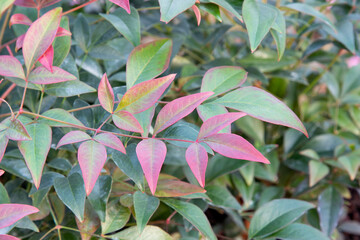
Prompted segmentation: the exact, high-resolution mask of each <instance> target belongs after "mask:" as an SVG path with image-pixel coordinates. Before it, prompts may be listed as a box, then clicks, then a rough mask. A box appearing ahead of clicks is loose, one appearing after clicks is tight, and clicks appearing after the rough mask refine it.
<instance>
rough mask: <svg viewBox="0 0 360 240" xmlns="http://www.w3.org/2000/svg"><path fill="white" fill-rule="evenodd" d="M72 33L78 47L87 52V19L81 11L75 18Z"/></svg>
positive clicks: (88, 32)
mask: <svg viewBox="0 0 360 240" xmlns="http://www.w3.org/2000/svg"><path fill="white" fill-rule="evenodd" d="M73 35H74V39H75V41H76V42H77V44H78V45H79V47H80V48H81V49H82V50H83V51H84V52H87V50H88V47H89V44H90V27H89V23H88V21H87V20H86V18H85V17H84V15H82V14H81V13H80V14H79V15H78V16H77V18H76V20H75V23H74V30H73Z"/></svg>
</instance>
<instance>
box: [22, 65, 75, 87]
mask: <svg viewBox="0 0 360 240" xmlns="http://www.w3.org/2000/svg"><path fill="white" fill-rule="evenodd" d="M52 69H53V72H50V71H49V70H48V69H46V67H44V66H40V67H37V68H36V69H34V70H33V71H32V72H31V73H30V75H29V79H28V80H29V82H31V83H35V84H53V83H59V82H66V81H73V80H76V77H75V76H74V75H72V74H70V73H68V72H67V71H65V70H62V69H61V68H59V67H55V66H53V67H52Z"/></svg>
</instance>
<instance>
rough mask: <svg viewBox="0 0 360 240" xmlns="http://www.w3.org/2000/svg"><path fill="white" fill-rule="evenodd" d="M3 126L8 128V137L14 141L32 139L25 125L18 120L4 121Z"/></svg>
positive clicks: (8, 119)
mask: <svg viewBox="0 0 360 240" xmlns="http://www.w3.org/2000/svg"><path fill="white" fill-rule="evenodd" d="M2 124H3V125H5V126H6V127H7V130H6V137H7V138H8V139H11V140H14V141H26V140H31V137H30V135H29V133H28V131H27V130H26V128H25V127H24V125H23V124H22V123H21V122H20V121H19V120H18V119H13V120H12V119H11V118H7V119H5V120H4V121H2Z"/></svg>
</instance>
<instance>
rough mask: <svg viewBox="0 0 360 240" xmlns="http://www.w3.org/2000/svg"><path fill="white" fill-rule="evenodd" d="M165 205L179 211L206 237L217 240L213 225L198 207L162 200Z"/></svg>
mask: <svg viewBox="0 0 360 240" xmlns="http://www.w3.org/2000/svg"><path fill="white" fill-rule="evenodd" d="M161 201H162V202H163V203H165V204H166V205H168V206H169V207H171V208H172V209H174V210H175V211H177V212H178V213H179V214H180V215H182V216H183V217H184V218H186V219H187V220H188V221H189V222H190V223H191V224H192V225H194V226H195V227H196V228H197V229H198V230H199V231H200V232H201V233H202V234H204V235H205V237H207V238H209V239H210V240H216V239H217V237H216V236H215V233H214V232H213V230H212V228H211V225H210V223H209V221H208V219H207V218H206V216H205V214H204V213H203V211H202V210H201V209H200V208H199V207H198V206H196V205H194V204H192V203H189V202H183V201H180V200H176V199H171V198H167V199H161Z"/></svg>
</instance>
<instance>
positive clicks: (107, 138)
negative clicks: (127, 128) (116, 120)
mask: <svg viewBox="0 0 360 240" xmlns="http://www.w3.org/2000/svg"><path fill="white" fill-rule="evenodd" d="M94 139H95V140H96V141H98V142H99V143H101V144H103V145H105V146H107V147H110V148H113V149H115V150H118V151H120V152H122V153H124V154H126V150H125V147H124V145H123V143H122V142H121V140H120V139H119V138H118V137H117V136H115V135H114V134H112V133H101V134H98V135H96V136H95V137H94Z"/></svg>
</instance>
